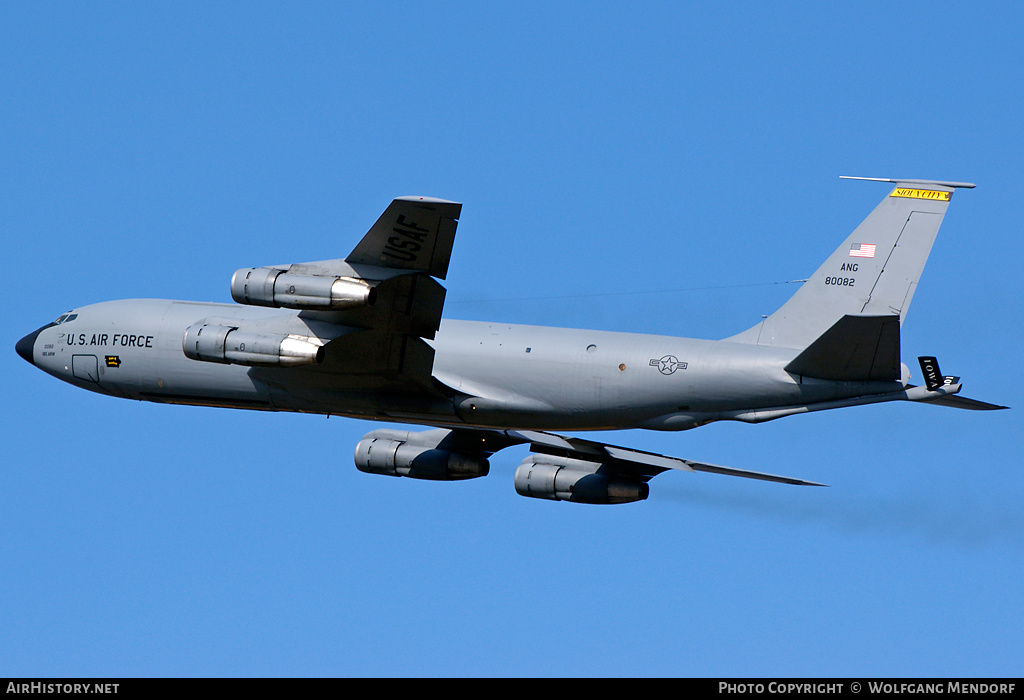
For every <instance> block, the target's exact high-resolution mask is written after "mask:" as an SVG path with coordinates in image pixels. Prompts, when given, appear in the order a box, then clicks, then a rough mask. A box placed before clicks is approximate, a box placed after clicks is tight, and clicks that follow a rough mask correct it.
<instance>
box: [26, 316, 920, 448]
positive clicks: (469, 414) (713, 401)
mask: <svg viewBox="0 0 1024 700" xmlns="http://www.w3.org/2000/svg"><path fill="white" fill-rule="evenodd" d="M71 313H72V314H74V315H75V317H74V318H73V319H72V320H69V321H64V322H63V323H60V324H57V325H54V324H51V325H49V326H45V327H43V328H42V329H40V330H39V331H38V332H37V333H36V334H35V338H34V339H33V341H32V344H31V349H30V352H31V357H32V362H33V363H34V364H35V365H37V366H38V367H39V368H40V369H43V370H44V371H46V372H48V373H49V374H52V375H53V376H55V377H57V378H59V379H62V380H64V381H67V382H69V383H71V384H74V385H76V386H79V387H82V388H85V389H89V390H91V391H96V392H99V393H103V394H108V395H111V396H117V397H122V398H129V399H138V400H146V401H157V402H163V403H182V404H191V405H206V406H227V407H234V408H252V409H262V410H282V411H298V412H309V413H319V414H332V415H343V416H351V417H358V418H368V419H376V420H387V421H395V422H410V423H426V424H432V425H446V426H475V427H501V428H509V427H515V428H520V429H544V430H567V429H573V430H601V429H622V428H650V429H658V430H685V429H688V428H693V427H696V426H698V425H702V424H704V423H708V422H711V421H714V420H722V419H740V420H748V421H751V422H757V421H756V420H752V418H751V416H752V415H753V414H754V413H756V412H757V411H758V410H759V409H780V408H783V409H784V408H785V407H793V406H807V405H813V404H822V403H827V402H829V401H837V400H843V399H849V398H851V397H870V396H873V395H882V394H891V393H892V392H899V391H901V390H902V389H903V388H904V383H902V382H836V381H823V380H817V379H811V378H807V377H801V376H799V375H794V374H792V373H790V372H787V371H785V369H784V367H785V366H786V365H787V364H788V363H789V362H790V361H792V360H793V358H794V357H795V356H796V355H797V354H798V352H799V351H798V350H795V349H787V348H777V347H767V346H762V345H756V344H748V343H738V342H730V341H712V340H698V339H690V338H675V337H668V336H656V335H642V334H633V333H615V332H608V331H590V330H577V329H567V328H548V327H540V326H523V325H510V324H501V323H483V322H473V321H452V320H446V321H443V322H442V324H441V327H440V330H439V331H438V332H437V334H436V337H435V338H434V339H433V340H432V341H429V343H430V345H431V346H432V347H433V350H434V362H433V373H432V375H433V380H434V383H435V386H434V387H427V388H423V390H415V389H413V390H408V391H397V390H395V389H394V388H382V387H380V386H376V385H373V384H367V383H365V382H363V381H361V379H360V376H359V368H358V367H357V366H352V367H351V368H350V371H349V372H341V373H339V372H338V367H337V366H335V367H333V368H331V369H330V370H328V369H326V368H324V367H321V366H317V365H313V366H308V367H294V368H292V367H288V368H278V367H247V366H242V365H235V364H217V363H211V362H201V361H196V360H193V359H190V358H188V357H186V356H185V354H184V352H183V350H182V338H183V335H184V334H185V331H186V329H187V328H188V327H189V326H190V325H192V324H194V323H196V322H197V321H198V320H200V319H205V318H210V317H214V318H217V319H226V320H228V321H230V320H234V321H236V322H243V321H244V323H245V325H246V327H259V328H265V329H272V330H276V331H280V332H285V333H295V332H302V331H303V330H305V332H307V333H308V332H309V328H308V327H309V325H310V322H309V321H307V320H305V319H304V318H303V315H302V314H301V313H300V312H296V311H289V310H280V309H264V308H257V307H251V306H240V305H230V304H213V303H201V302H185V301H169V300H159V299H133V300H122V301H111V302H104V303H100V304H93V305H89V306H84V307H80V308H78V309H75V310H74V311H73V312H71ZM19 351H20V350H19ZM26 352H27V351H26ZM791 412H793V411H792V410H790V411H786V412H785V413H786V414H788V413H791ZM764 415H765V418H763V419H768V418H769V417H776V416H772V415H771V412H770V411H769V412H768V413H765V414H764Z"/></svg>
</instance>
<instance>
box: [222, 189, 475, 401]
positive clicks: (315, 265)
mask: <svg viewBox="0 0 1024 700" xmlns="http://www.w3.org/2000/svg"><path fill="white" fill-rule="evenodd" d="M461 211H462V205H461V204H459V203H458V202H450V201H447V200H443V199H435V198H432V197H399V198H397V199H395V200H393V201H392V202H391V204H390V205H388V207H387V209H385V211H384V213H383V214H381V216H380V217H379V218H378V219H377V221H376V223H374V225H373V226H372V227H371V228H370V230H369V231H368V232H367V233H366V235H365V236H363V238H362V240H361V241H360V242H359V244H358V245H356V247H355V249H354V250H353V251H352V252H351V253H350V254H349V255H348V257H346V258H344V259H335V260H321V261H317V262H308V263H295V264H291V265H275V266H272V267H270V268H259V269H255V268H254V269H252V270H251V271H246V270H240V271H239V273H236V277H238V278H239V279H240V280H241V281H240V282H239V284H238V288H239V294H238V296H236V300H239V301H242V299H240V297H242V296H243V295H244V293H245V291H246V290H245V288H244V286H243V282H244V281H245V279H252V280H257V281H258V282H259V284H262V285H263V287H261V289H267V290H272V291H264V292H263V294H264V297H268V296H269V298H272V299H274V300H275V301H276V300H277V299H283V300H285V303H269V304H267V303H265V304H264V305H276V306H286V307H289V308H299V309H301V311H300V313H299V315H298V318H299V319H300V321H303V322H305V323H306V324H307V325H308V326H309V327H310V330H311V335H315V336H316V337H318V338H319V339H320V340H321V341H323V342H324V343H325V345H324V360H323V362H322V363H321V364H319V365H317V366H316V367H315V368H311V369H302V370H300V369H298V368H297V369H296V372H299V371H309V372H314V373H315V374H316V376H317V377H319V379H317V380H316V381H322V382H324V386H325V388H330V389H335V390H345V389H361V390H365V389H378V390H384V391H397V392H413V393H419V394H422V393H424V391H426V392H427V393H436V390H435V389H434V388H433V386H434V385H433V382H432V379H431V369H432V367H433V359H434V351H433V349H432V348H431V347H430V346H429V345H428V344H427V343H426V342H425V341H424V340H423V339H424V338H427V339H430V338H433V337H434V335H435V333H436V331H437V329H438V328H439V327H440V323H441V313H442V311H443V308H444V298H445V289H444V287H443V286H441V284H440V283H439V282H438V281H437V280H436V279H435V278H441V279H443V278H444V277H445V275H447V273H448V264H449V261H450V259H451V253H452V246H453V244H454V241H455V230H456V227H457V225H458V217H459V215H460V213H461ZM251 272H256V273H258V274H255V275H254V274H251ZM240 273H247V274H248V276H246V274H242V275H241V276H240ZM267 280H269V281H267ZM293 280H294V281H293ZM253 284H256V282H254V283H253ZM334 284H339V285H341V286H342V287H343V288H344V286H345V285H350V286H351V285H353V284H355V285H357V286H360V287H361V288H363V289H366V288H369V289H370V290H372V293H369V294H367V295H366V296H365V297H361V298H360V302H359V303H352V304H347V305H346V304H345V303H344V301H343V302H342V303H340V304H335V305H333V306H328V308H323V309H321V308H311V307H309V306H301V305H294V304H292V305H290V306H289V304H290V302H291V300H293V299H295V298H303V299H306V298H308V296H301V294H302V287H303V286H305V287H308V288H310V289H324V288H329V287H331V285H334ZM297 288H298V289H297ZM233 293H234V292H233ZM274 295H276V296H274ZM296 295H299V297H297V296H296ZM323 296H329V295H328V294H327V293H326V292H321V297H323ZM242 303H252V302H250V301H242ZM325 328H326V329H327V332H326V333H324V332H323V329H325Z"/></svg>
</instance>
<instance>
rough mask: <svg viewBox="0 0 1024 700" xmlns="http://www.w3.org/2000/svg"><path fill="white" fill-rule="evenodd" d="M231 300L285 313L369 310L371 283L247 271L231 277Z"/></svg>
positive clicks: (269, 269)
mask: <svg viewBox="0 0 1024 700" xmlns="http://www.w3.org/2000/svg"><path fill="white" fill-rule="evenodd" d="M231 298H232V299H234V300H235V301H237V302H238V303H239V304H249V305H252V306H272V307H275V308H286V309H306V310H314V311H315V310H325V309H352V308H355V307H358V306H372V305H373V304H374V302H376V300H377V292H376V290H374V283H372V282H367V281H366V280H362V279H357V278H355V277H333V276H327V275H303V274H297V273H292V272H285V271H284V270H277V269H275V268H272V267H248V268H243V269H241V270H237V271H236V272H235V274H234V275H232V277H231Z"/></svg>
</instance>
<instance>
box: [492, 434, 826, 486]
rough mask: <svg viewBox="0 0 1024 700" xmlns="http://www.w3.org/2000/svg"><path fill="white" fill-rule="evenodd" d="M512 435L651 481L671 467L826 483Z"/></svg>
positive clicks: (533, 446)
mask: <svg viewBox="0 0 1024 700" xmlns="http://www.w3.org/2000/svg"><path fill="white" fill-rule="evenodd" d="M506 433H507V434H508V435H509V436H512V437H518V438H520V439H521V440H522V441H523V442H528V443H529V444H530V450H531V451H533V452H539V453H543V454H548V455H553V456H564V457H568V458H574V459H581V460H584V461H589V462H593V463H600V464H604V465H607V466H609V467H610V469H611V470H612V471H615V472H616V473H621V474H624V475H628V476H631V477H634V478H637V479H642V480H644V481H649V480H650V479H652V478H653V477H655V476H657V475H658V474H660V473H662V472H664V471H667V470H669V469H678V470H681V471H689V472H694V471H697V472H711V473H714V474H725V475H728V476H742V477H745V478H748V479H760V480H762V481H775V482H778V483H782V484H795V485H800V486H824V484H819V483H816V482H814V481H804V480H803V479H794V478H792V477H788V476H777V475H775V474H766V473H763V472H755V471H748V470H745V469H733V468H731V467H722V466H719V465H716V464H706V463H704V462H695V461H693V460H690V459H681V458H679V457H668V456H665V455H660V454H656V453H654V452H644V451H642V450H635V449H633V448H630V447H617V446H615V445H607V444H605V443H602V442H594V441H592V440H584V439H582V438H575V437H562V436H561V435H556V434H554V433H547V432H542V431H529V430H526V431H514V430H510V431H506Z"/></svg>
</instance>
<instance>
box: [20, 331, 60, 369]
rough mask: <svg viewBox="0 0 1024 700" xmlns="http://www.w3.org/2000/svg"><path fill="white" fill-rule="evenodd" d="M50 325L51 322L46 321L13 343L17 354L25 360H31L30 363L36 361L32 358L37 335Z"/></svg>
mask: <svg viewBox="0 0 1024 700" xmlns="http://www.w3.org/2000/svg"><path fill="white" fill-rule="evenodd" d="M52 325H53V324H52V323H48V324H46V325H45V326H43V327H42V328H40V329H39V330H35V331H32V332H31V333H29V334H28V335H26V336H25V337H24V338H22V339H21V340H19V341H18V342H17V343H16V344H15V346H14V349H15V351H16V352H17V353H18V354H19V355H21V356H22V358H24V360H25V361H26V362H31V363H32V364H35V363H36V361H35V359H34V358H33V354H34V351H35V347H36V338H37V337H38V336H39V334H40V333H42V332H43V331H44V330H46V329H47V328H49V327H50V326H52Z"/></svg>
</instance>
